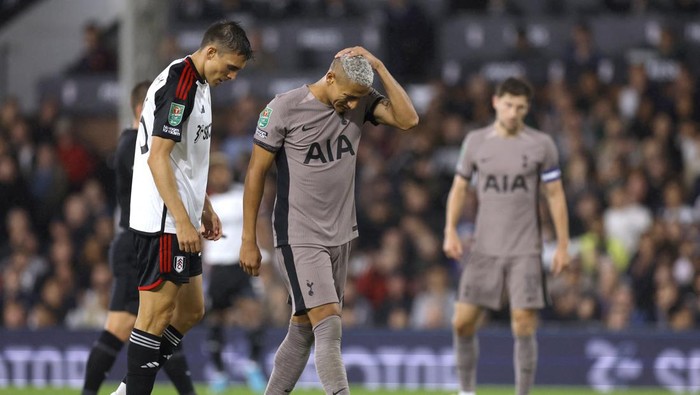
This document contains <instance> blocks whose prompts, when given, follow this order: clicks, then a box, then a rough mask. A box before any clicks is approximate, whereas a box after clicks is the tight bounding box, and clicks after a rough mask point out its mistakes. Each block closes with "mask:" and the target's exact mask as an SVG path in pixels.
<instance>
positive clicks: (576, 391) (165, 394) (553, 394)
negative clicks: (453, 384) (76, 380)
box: [0, 385, 678, 395]
mask: <svg viewBox="0 0 700 395" xmlns="http://www.w3.org/2000/svg"><path fill="white" fill-rule="evenodd" d="M114 388H116V387H113V386H111V385H105V386H103V390H102V391H100V395H109V394H110V391H112V390H114ZM79 392H80V391H79V390H77V389H56V388H44V389H35V388H22V389H20V388H5V389H0V394H7V395H10V394H11V395H75V394H77V393H79ZM197 393H198V394H200V395H212V394H211V393H210V392H209V391H208V390H207V388H206V387H205V386H198V388H197ZM292 394H294V395H323V391H321V390H318V389H317V390H296V391H294V392H293V393H292ZM352 394H353V395H398V394H414V395H418V394H420V395H455V394H456V391H427V390H419V391H410V390H376V391H375V390H367V389H362V388H357V387H355V388H353V389H352ZM563 394H566V395H595V394H599V393H598V392H595V391H593V390H591V389H586V388H580V387H577V388H574V387H545V388H538V389H536V390H533V391H532V393H531V395H563ZM632 394H634V395H662V394H671V392H668V391H664V390H661V389H651V388H648V389H640V388H635V389H629V390H620V391H613V392H606V393H605V395H632ZM676 394H678V393H676ZM153 395H177V392H175V390H174V389H173V388H172V387H171V386H166V385H161V386H156V389H155V390H154V391H153ZM220 395H255V394H254V393H253V392H250V391H248V390H247V389H244V388H231V389H230V390H229V391H228V392H225V393H223V394H220ZM478 395H513V388H512V387H511V388H509V387H491V386H482V387H480V388H479V391H478Z"/></svg>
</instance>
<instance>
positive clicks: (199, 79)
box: [185, 56, 207, 84]
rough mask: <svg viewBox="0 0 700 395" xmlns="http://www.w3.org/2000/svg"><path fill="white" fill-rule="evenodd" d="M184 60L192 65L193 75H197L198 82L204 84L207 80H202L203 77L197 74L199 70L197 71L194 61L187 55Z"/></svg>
mask: <svg viewBox="0 0 700 395" xmlns="http://www.w3.org/2000/svg"><path fill="white" fill-rule="evenodd" d="M185 62H189V63H190V66H192V69H193V70H194V75H196V76H197V81H199V82H200V83H202V84H204V83H206V82H207V81H206V80H204V77H202V76H201V75H199V71H197V68H196V67H195V66H194V61H192V58H190V57H189V56H187V57H186V58H185Z"/></svg>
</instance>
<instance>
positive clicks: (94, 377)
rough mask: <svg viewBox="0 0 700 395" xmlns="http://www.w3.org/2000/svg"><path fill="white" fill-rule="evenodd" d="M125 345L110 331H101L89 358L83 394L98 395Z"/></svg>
mask: <svg viewBox="0 0 700 395" xmlns="http://www.w3.org/2000/svg"><path fill="white" fill-rule="evenodd" d="M123 346H124V342H122V341H121V340H119V339H118V338H117V337H116V336H114V335H113V334H111V333H110V332H108V331H106V330H105V331H102V333H100V337H98V338H97V340H96V341H95V343H94V344H93V345H92V350H90V356H89V357H88V360H87V365H86V369H85V383H84V384H83V392H82V393H81V394H82V395H97V392H98V391H99V390H100V386H101V385H102V382H103V381H104V379H105V378H106V377H107V374H108V373H109V370H110V369H112V365H114V360H115V359H116V358H117V355H119V351H121V349H122V347H123Z"/></svg>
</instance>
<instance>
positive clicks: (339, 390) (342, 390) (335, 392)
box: [333, 388, 345, 395]
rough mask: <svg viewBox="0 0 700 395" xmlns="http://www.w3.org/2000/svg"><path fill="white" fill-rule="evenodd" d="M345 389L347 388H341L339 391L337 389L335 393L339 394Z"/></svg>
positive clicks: (334, 394)
mask: <svg viewBox="0 0 700 395" xmlns="http://www.w3.org/2000/svg"><path fill="white" fill-rule="evenodd" d="M344 390H345V388H341V389H339V390H338V391H335V392H334V393H333V395H338V394H339V393H341V392H343V391H344Z"/></svg>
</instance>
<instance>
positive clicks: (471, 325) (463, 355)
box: [452, 302, 483, 395]
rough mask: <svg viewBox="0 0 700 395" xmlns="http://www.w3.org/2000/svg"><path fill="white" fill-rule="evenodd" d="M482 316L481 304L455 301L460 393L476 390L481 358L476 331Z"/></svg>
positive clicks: (456, 353)
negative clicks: (478, 363)
mask: <svg viewBox="0 0 700 395" xmlns="http://www.w3.org/2000/svg"><path fill="white" fill-rule="evenodd" d="M482 318H483V312H482V309H481V308H480V307H479V306H476V305H473V304H469V303H462V302H457V303H455V313H454V317H453V320H452V326H453V332H454V338H453V341H454V347H455V361H456V365H457V375H458V376H459V386H460V392H459V394H460V395H473V394H474V393H475V392H476V364H477V361H478V359H479V341H478V339H477V336H476V332H477V330H478V329H479V326H480V324H481V320H482Z"/></svg>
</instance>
